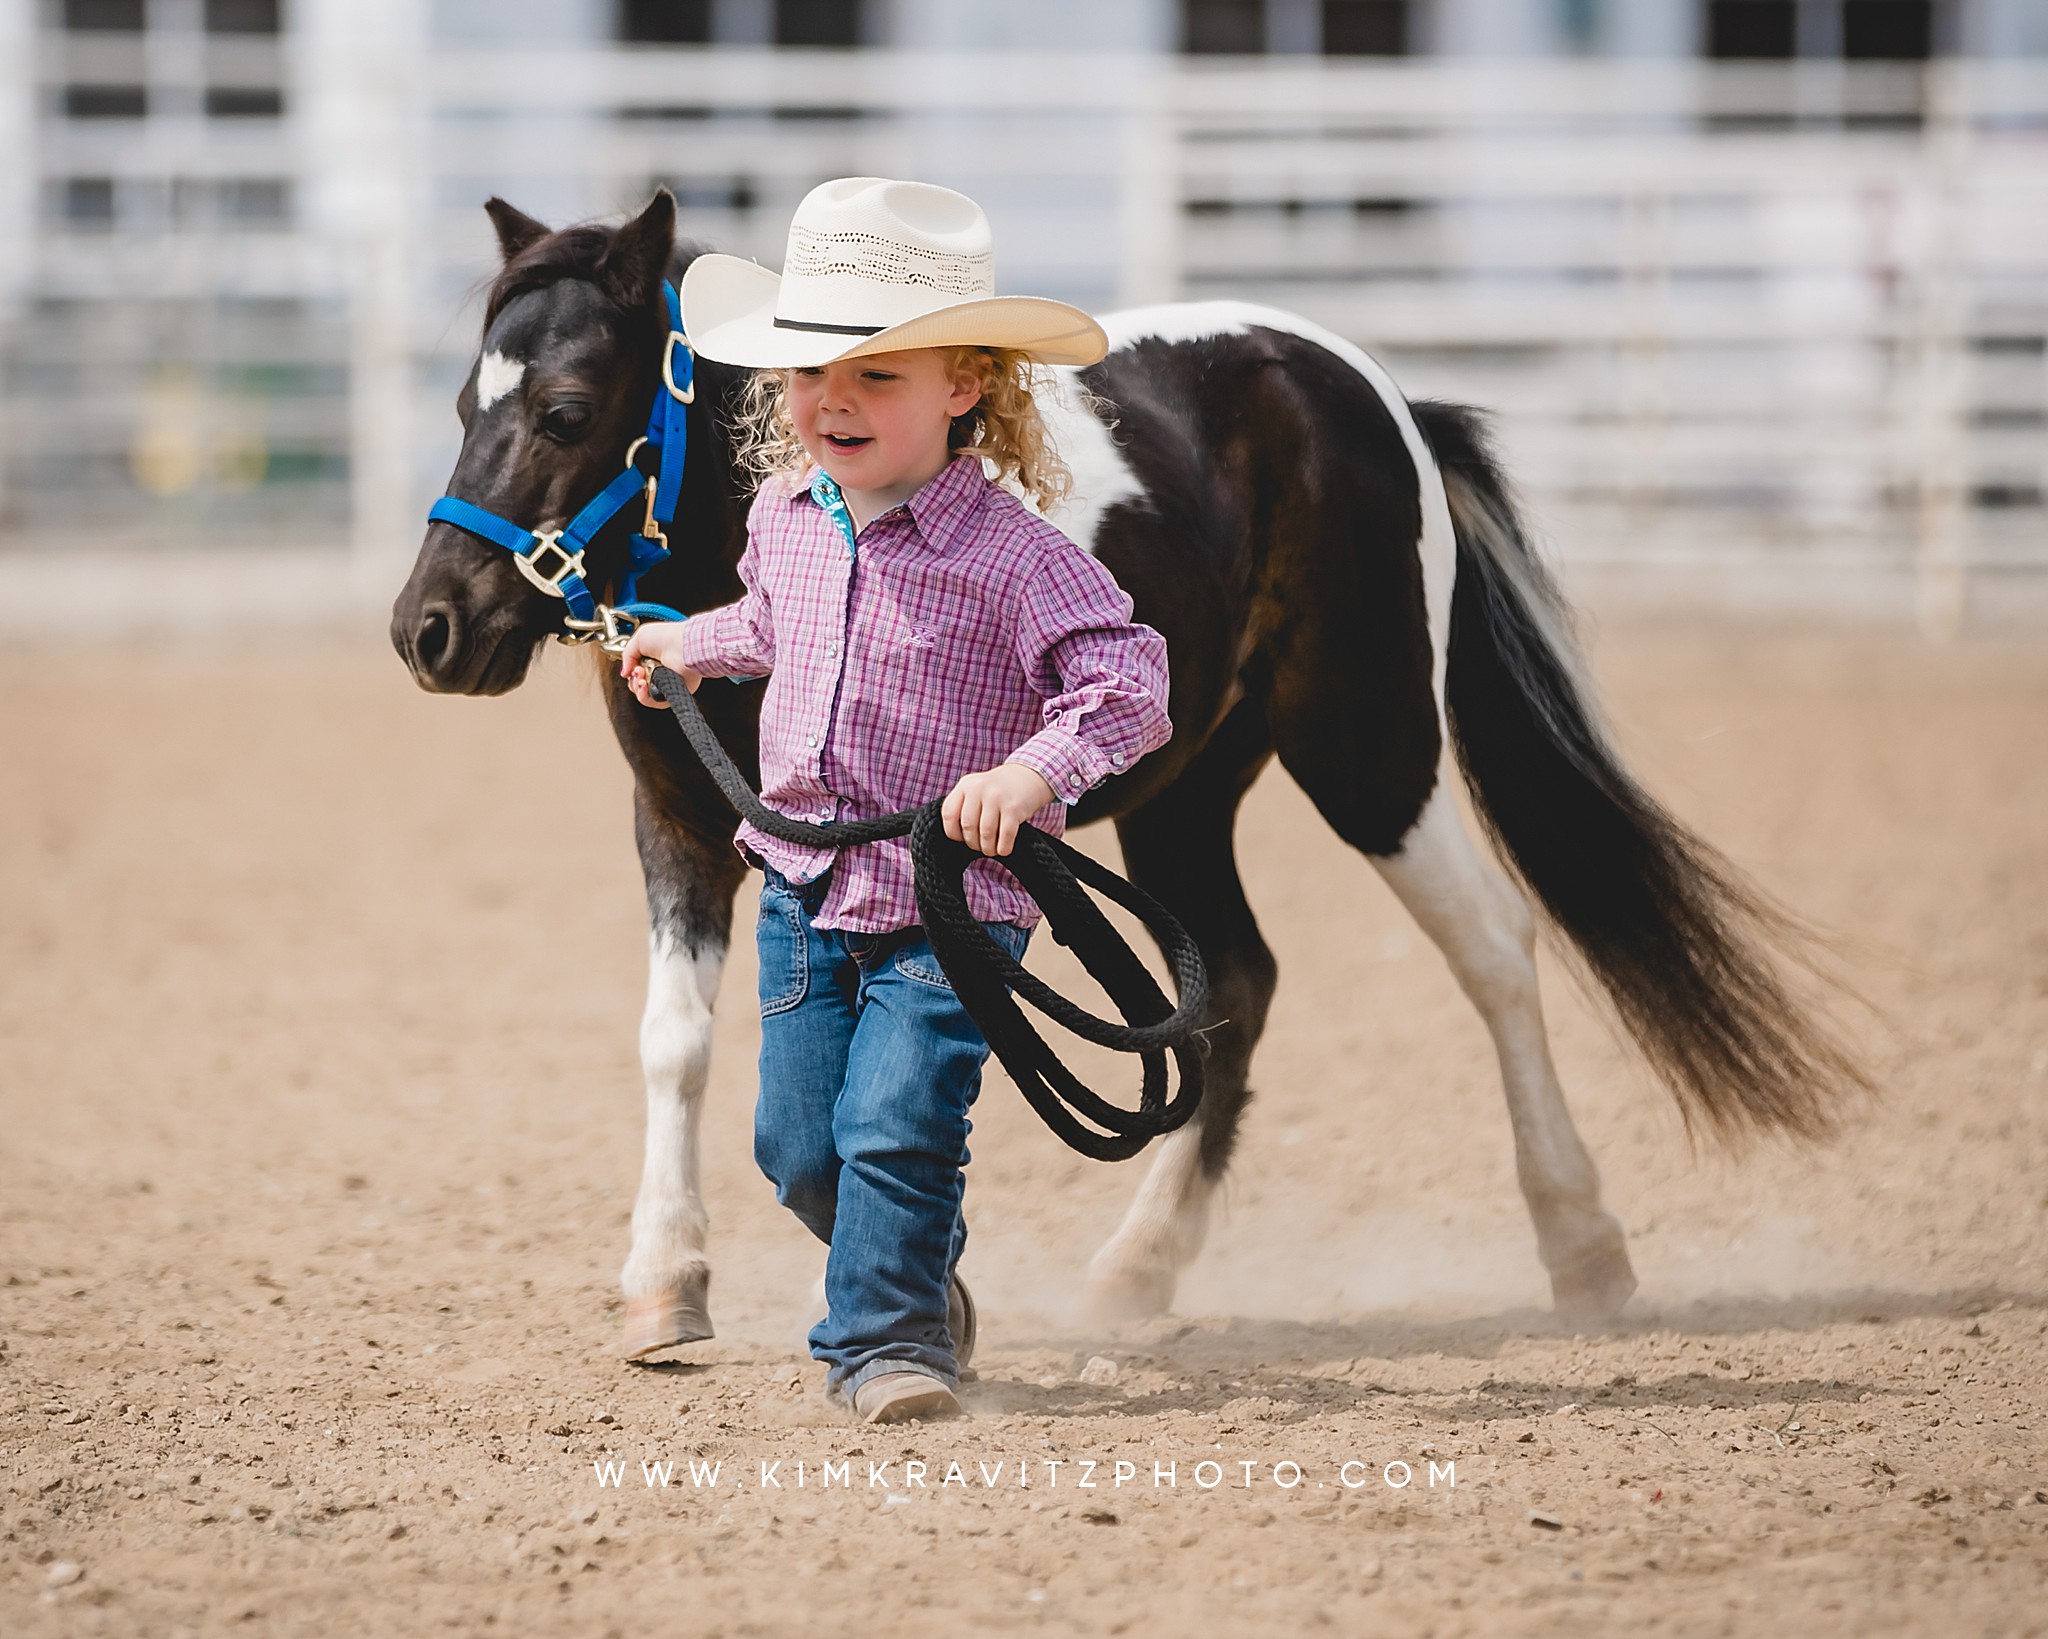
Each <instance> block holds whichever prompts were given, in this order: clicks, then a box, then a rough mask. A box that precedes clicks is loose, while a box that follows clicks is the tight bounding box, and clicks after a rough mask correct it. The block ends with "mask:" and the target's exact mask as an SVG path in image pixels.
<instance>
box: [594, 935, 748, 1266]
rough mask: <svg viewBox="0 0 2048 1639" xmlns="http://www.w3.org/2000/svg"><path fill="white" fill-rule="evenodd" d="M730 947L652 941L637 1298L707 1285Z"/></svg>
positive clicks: (630, 1257) (636, 1215) (643, 1063)
mask: <svg viewBox="0 0 2048 1639" xmlns="http://www.w3.org/2000/svg"><path fill="white" fill-rule="evenodd" d="M724 971H725V949H724V947H723V946H722V945H712V946H709V947H707V948H705V949H702V950H692V949H690V948H689V947H687V946H685V945H683V944H681V943H679V942H678V941H677V940H675V939H673V938H671V937H669V936H667V935H665V934H661V933H654V934H651V935H650V936H649V939H648V950H647V1011H646V1012H645V1013H644V1014H643V1015H642V1016H641V1020H640V1067H641V1070H642V1072H643V1073H644V1075H645V1076H646V1080H647V1152H646V1158H645V1162H644V1164H643V1166H642V1168H641V1173H640V1194H639V1196H638V1198H637V1199H636V1200H635V1201H634V1203H633V1247H632V1251H631V1252H630V1253H628V1254H627V1257H626V1267H625V1269H624V1270H623V1271H622V1272H621V1276H620V1285H621V1286H622V1287H623V1289H624V1291H625V1294H626V1296H627V1297H629V1298H650V1297H661V1296H666V1295H668V1294H670V1293H672V1292H676V1291H679V1290H681V1289H682V1288H683V1287H684V1286H685V1285H687V1284H689V1283H692V1282H696V1281H701V1280H702V1278H703V1275H704V1272H705V1270H706V1269H707V1267H708V1266H707V1264H706V1262H705V1257H704V1236H705V1231H706V1229H707V1228H708V1227H709V1221H708V1219H707V1217H706V1214H705V1211H704V1195H703V1186H702V1183H701V1181H700V1170H701V1169H700V1150H701V1142H700V1137H699V1125H700V1122H699V1118H700V1116H701V1115H702V1113H703V1107H704V1084H705V1081H706V1080H707V1079H708V1077H709V1074H710V1069H711V1004H712V1002H713V1001H714V1000H715V999H716V997H717V995H718V980H719V976H720V975H721V974H722V973H723V972H724Z"/></svg>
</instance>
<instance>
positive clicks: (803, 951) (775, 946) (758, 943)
mask: <svg viewBox="0 0 2048 1639" xmlns="http://www.w3.org/2000/svg"><path fill="white" fill-rule="evenodd" d="M754 945H755V948H756V950H757V951H758V952H759V953H760V959H761V1017H763V1018H764V1019H765V1018H767V1017H768V1015H769V1014H771V1013H784V1012H787V1011H788V1010H789V1009H790V1008H792V1007H794V1006H796V1004H797V1003H798V1002H800V1001H802V1000H803V999H804V992H805V991H806V990H808V989H809V988H810V985H811V959H810V950H809V945H810V941H809V938H808V937H807V934H806V931H805V928H804V912H803V907H802V906H801V905H799V904H798V903H797V900H796V895H794V894H792V893H790V892H788V891H787V890H786V889H779V888H774V887H764V888H763V889H762V890H761V920H760V921H759V923H757V924H756V926H755V929H754Z"/></svg>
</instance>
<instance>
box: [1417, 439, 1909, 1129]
mask: <svg viewBox="0 0 2048 1639" xmlns="http://www.w3.org/2000/svg"><path fill="white" fill-rule="evenodd" d="M1414 411H1415V417H1416V420H1417V422H1418V423H1419V424H1420V426H1421V427H1422V429H1423V431H1424V433H1425V434H1426V436H1427V437H1428V439H1429V441H1430V443H1431V445H1432V446H1433V447H1434V449H1435V452H1436V457H1437V462H1438V465H1439V466H1440V467H1441V468H1442V471H1443V477H1444V487H1445V489H1446V491H1447V492H1448V494H1449V498H1450V503H1451V517H1452V520H1453V522H1454V523H1455V525H1456V530H1457V540H1458V570H1457V581H1456V590H1455V592H1454V593H1453V596H1452V600H1451V652H1450V665H1449V680H1448V685H1447V695H1448V699H1447V705H1448V709H1449V715H1450V720H1451V728H1452V734H1453V738H1454V740H1455V742H1456V746H1457V753H1458V761H1459V765H1460V767H1461V768H1462V769H1463V770H1464V773H1465V779H1466V782H1467V783H1468V785H1469V786H1470V787H1471V789H1472V793H1473V797H1474V801H1475V804H1476V806H1477V808H1478V811H1479V813H1480V816H1481V818H1482V819H1483V821H1484V823H1485V825H1486V827H1487V829H1488V831H1489V832H1490V833H1491V834H1492V836H1493V838H1494V840H1495V842H1496V843H1497V844H1498V845H1499V847H1500V849H1501V851H1502V852H1503V853H1504V854H1505V855H1506V857H1507V858H1508V860H1509V861H1511V862H1512V864H1513V866H1514V869H1515V871H1516V872H1517V873H1518V874H1519V875H1520V877H1521V878H1522V880H1523V881H1524V882H1525V883H1526V884H1527V885H1528V886H1529V888H1530V890H1531V891H1532V892H1533V893H1534V894H1535V896H1536V898H1537V899H1538V900H1539V901H1540V902H1541V903H1542V905H1543V908H1544V910H1545V911H1547V912H1548V913H1549V915H1550V917H1551V919H1552V920H1553V921H1554V922H1556V924H1557V926H1558V927H1559V928H1560V929H1562V930H1563V932H1564V933H1565V935H1566V936H1567V938H1568V939H1569V940H1570V941H1571V945H1572V947H1573V948H1574V949H1575V950H1576V951H1577V953H1578V955H1579V956H1580V957H1582V958H1583V959H1584V961H1585V964H1586V967H1587V968H1588V969H1590V971H1591V973H1592V975H1593V977H1594V978H1595V979H1596V980H1598V981H1599V984H1600V987H1601V988H1602V989H1603V990H1604V991H1605V992H1606V993H1607V995H1608V997H1609V998H1610V999H1611V1000H1612V1002H1613V1004H1614V1007H1615V1010H1616V1011H1617V1012H1618V1013H1619V1015H1620V1017H1621V1022H1622V1023H1623V1025H1624V1026H1626V1028H1627V1030H1628V1032H1629V1034H1630V1035H1631V1036H1633V1037H1634V1038H1635V1041H1636V1043H1637V1045H1638V1046H1640V1047H1641V1049H1642V1051H1643V1053H1644V1055H1645V1056H1646V1057H1647V1058H1648V1059H1649V1061H1650V1063H1651V1064H1652V1066H1653V1067H1654V1068H1655V1069H1656V1071H1657V1073H1658V1074H1659V1075H1660V1076H1661V1077H1662V1079H1663V1080H1664V1081H1665V1083H1666V1084H1667V1085H1668V1086H1669V1087H1670V1088H1671V1090H1672V1092H1673V1093H1674V1094H1676V1096H1677V1099H1678V1105H1679V1109H1680V1111H1681V1113H1682V1114H1683V1116H1684V1118H1685V1122H1686V1126H1687V1128H1688V1130H1690V1131H1693V1132H1695V1133H1697V1132H1698V1131H1699V1130H1700V1129H1701V1128H1704V1129H1706V1130H1707V1131H1709V1132H1711V1133H1713V1134H1714V1135H1715V1136H1716V1137H1719V1138H1723V1139H1732V1138H1737V1137H1740V1136H1743V1135H1745V1134H1748V1133H1753V1132H1772V1131H1776V1132H1785V1133H1792V1134H1796V1135H1799V1136H1801V1137H1808V1138H1813V1137H1819V1136H1821V1135H1823V1134H1825V1133H1826V1132H1828V1131H1829V1130H1830V1128H1831V1127H1832V1126H1833V1125H1834V1124H1835V1121H1836V1118H1837V1116H1838V1114H1839V1113H1840V1110H1841V1108H1842V1105H1843V1102H1844V1100H1845V1098H1846V1097H1847V1096H1848V1095H1851V1094H1855V1093H1861V1092H1867V1091H1868V1090H1869V1087H1870V1083H1869V1080H1868V1078H1867V1076H1866V1074H1865V1072H1864V1071H1863V1069H1862V1067H1861V1066H1860V1065H1859V1064H1858V1062H1857V1060H1856V1058H1855V1056H1854V1054H1853V1053H1851V1052H1850V1051H1849V1049H1848V1048H1847V1047H1845V1046H1844V1045H1843V1044H1842V1043H1841V1042H1840V1041H1839V1040H1837V1039H1836V1037H1835V1036H1834V1035H1833V1034H1832V1033H1831V1032H1830V1031H1829V1030H1828V1029H1827V1028H1826V1027H1825V1026H1824V1025H1823V1024H1821V1023H1820V1022H1819V1021H1818V1020H1816V1019H1814V1018H1812V1017H1810V1016H1809V1015H1808V1014H1807V1013H1806V1012H1805V1011H1804V1010H1803V1009H1802V1008H1801V1007H1800V1006H1799V1004H1798V1003H1796V1002H1795V1001H1794V999H1793V997H1792V996H1791V995H1790V993H1789V992H1788V991H1787V989H1786V987H1785V984H1784V982H1783V981H1782V979H1781V978H1780V976H1779V973H1778V971H1777V968H1776V967H1775V965H1774V964H1773V961H1772V959H1771V955H1770V952H1771V951H1772V950H1773V947H1775V948H1776V950H1778V951H1780V952H1783V953H1786V954H1790V955H1792V956H1793V957H1794V958H1795V959H1802V958H1803V956H1804V953H1805V949H1806V947H1808V946H1809V944H1810V941H1811V937H1812V936H1811V935H1810V934H1809V933H1808V931H1807V930H1806V929H1805V928H1804V927H1803V925H1802V924H1800V923H1799V922H1798V921H1797V920H1796V919H1795V918H1793V917H1792V916H1790V915H1789V914H1788V913H1787V912H1785V911H1784V910H1783V909H1781V908H1780V907H1779V906H1777V905H1776V904H1774V903H1773V902H1772V901H1771V900H1770V899H1769V898H1768V897H1767V896H1766V895H1765V894H1764V893H1763V892H1762V891H1761V890H1760V889H1758V888H1757V887H1755V886H1754V885H1753V884H1751V883H1749V882H1747V881H1745V880H1744V878H1743V877H1742V875H1741V873H1740V872H1738V871H1737V870H1736V868H1735V867H1734V866H1733V865H1731V864H1730V863H1729V862H1728V861H1727V860H1726V859H1725V858H1724V857H1723V856H1722V855H1720V854H1719V853H1717V852H1716V851H1715V850H1714V849H1713V848H1711V847H1709V846H1708V845H1707V844H1706V843H1704V842H1702V841H1701V840H1700V839H1699V838H1698V837H1696V836H1694V835H1693V834H1692V833H1691V832H1690V831H1688V830H1687V829H1686V828H1685V827H1684V826H1683V825H1681V824H1680V823H1679V822H1678V821H1677V820H1676V819H1675V818H1673V817H1672V815H1671V814H1670V813H1668V812H1667V811H1666V810H1665V809H1664V808H1663V807H1661V806H1660V805H1659V804H1658V803H1657V802H1656V801H1655V800H1654V799H1653V798H1652V797H1651V796H1650V795H1649V794H1648V793H1647V792H1646V791H1644V790H1643V788H1642V787H1641V786H1640V785H1638V784H1637V783H1636V782H1635V780H1634V779H1633V778H1632V777H1631V776H1630V774H1629V772H1628V770H1627V769H1625V768H1624V767H1623V766H1622V764H1621V761H1620V759H1619V758H1618V757H1617V756H1616V755H1615V752H1614V749H1613V748H1612V747H1611V746H1610V745H1609V744H1608V742H1607V739H1606V736H1605V735H1604V734H1603V733H1602V731H1601V728H1600V726H1599V724H1598V722H1597V721H1596V719H1595V716H1594V713H1593V711H1592V709H1591V707H1590V704H1589V701H1588V696H1587V693H1586V691H1585V689H1584V688H1583V686H1582V685H1581V683H1580V681H1579V679H1578V676H1577V675H1576V660H1575V648H1574V645H1573V643H1572V640H1571V635H1570V617H1569V611H1568V610H1567V608H1566V606H1565V603H1564V600H1563V598H1562V596H1561V595H1560V593H1559V591H1558V589H1557V586H1556V583H1555V582H1554V581H1553V580H1552V579H1551V578H1550V575H1549V574H1548V572H1547V571H1546V570H1545V569H1544V567H1543V565H1542V563H1541V562H1540V561H1539V559H1538V558H1537V556H1536V554H1535V552H1534V550H1533V549H1532V548H1531V545H1530V542H1529V539H1528V536H1527V534H1526V532H1525V530H1524V528H1523V525H1522V523H1521V520H1520V519H1519V517H1518V516H1517V515H1516V511H1515V507H1514V502H1513V499H1512V496H1511V495H1510V493H1509V490H1508V487H1507V484H1506V482H1505V480H1504V478H1503V476H1502V474H1501V471H1500V468H1499V466H1498V464H1497V463H1496V461H1495V459H1494V457H1493V453H1492V451H1491V449H1490V448H1489V447H1488V442H1487V438H1486V432H1485V428H1484V425H1483V423H1482V421H1481V419H1480V417H1479V415H1478V413H1477V412H1475V411H1472V410H1468V409H1465V408H1463V407H1462V406H1458V405H1450V404H1433V403H1419V404H1417V405H1415V406H1414ZM1807 965H1809V966H1810V965H1811V964H1810V962H1809V963H1808V964H1807Z"/></svg>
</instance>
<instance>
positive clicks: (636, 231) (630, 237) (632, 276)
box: [598, 188, 676, 308]
mask: <svg viewBox="0 0 2048 1639" xmlns="http://www.w3.org/2000/svg"><path fill="white" fill-rule="evenodd" d="M675 243H676V196H675V195H674V194H672V193H670V192H669V191H668V189H666V188H656V189H655V190H654V197H653V198H652V199H650V200H648V201H647V208H646V209H645V210H644V211H642V212H641V213H640V214H639V215H638V216H636V217H634V218H633V220H632V221H630V222H628V223H627V224H626V225H625V226H624V227H623V228H621V229H619V231H618V235H617V237H615V238H614V239H613V240H612V245H611V249H610V250H608V251H606V252H605V253H604V261H603V263H602V264H601V265H600V266H599V269H598V272H599V275H600V277H602V279H603V280H604V284H605V288H606V289H607V290H608V291H609V292H610V293H611V295H612V297H613V299H614V300H615V301H617V302H618V304H619V305H620V306H621V307H626V308H634V307H639V306H641V305H642V304H644V303H646V302H648V301H650V300H652V298H653V296H654V292H655V289H656V287H658V286H659V285H660V283H661V281H662V279H663V278H664V277H666V276H667V274H668V259H669V257H670V256H671V255H672V254H673V253H674V251H675Z"/></svg>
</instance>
